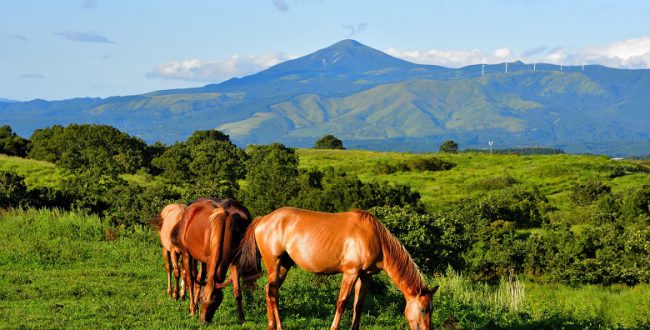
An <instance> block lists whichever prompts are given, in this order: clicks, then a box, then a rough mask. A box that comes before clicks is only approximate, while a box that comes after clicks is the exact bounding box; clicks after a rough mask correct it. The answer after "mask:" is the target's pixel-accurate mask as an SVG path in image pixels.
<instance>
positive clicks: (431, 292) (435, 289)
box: [427, 285, 440, 297]
mask: <svg viewBox="0 0 650 330" xmlns="http://www.w3.org/2000/svg"><path fill="white" fill-rule="evenodd" d="M438 288H440V286H439V285H436V286H434V287H433V288H431V289H427V293H429V294H431V296H432V297H433V295H434V294H436V292H437V291H438Z"/></svg>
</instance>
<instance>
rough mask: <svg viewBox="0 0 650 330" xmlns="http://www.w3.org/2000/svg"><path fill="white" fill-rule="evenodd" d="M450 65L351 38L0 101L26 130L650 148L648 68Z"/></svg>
mask: <svg viewBox="0 0 650 330" xmlns="http://www.w3.org/2000/svg"><path fill="white" fill-rule="evenodd" d="M503 66H504V64H503V63H502V64H493V65H487V66H486V67H485V72H486V74H485V75H484V76H483V75H482V74H481V66H480V65H472V66H468V67H463V68H458V69H451V68H444V67H439V66H433V65H421V64H415V63H410V62H406V61H403V60H400V59H397V58H394V57H391V56H389V55H387V54H384V53H382V52H380V51H378V50H376V49H373V48H371V47H367V46H365V45H362V44H360V43H358V42H356V41H353V40H344V41H341V42H338V43H336V44H334V45H331V46H330V47H326V48H323V49H321V50H318V51H315V52H314V53H312V54H309V55H306V56H303V57H300V58H297V59H293V60H290V61H287V62H283V63H280V64H278V65H276V66H273V67H271V68H269V69H267V70H264V71H262V72H259V73H256V74H253V75H250V76H246V77H243V78H233V79H230V80H228V81H225V82H223V83H220V84H211V85H207V86H203V87H197V88H188V89H173V90H165V91H153V92H150V93H146V94H142V95H131V96H115V97H109V98H105V99H101V98H75V99H69V100H62V101H46V100H38V99H37V100H32V101H29V102H0V125H2V124H8V125H10V126H11V127H12V128H13V129H14V131H16V132H17V133H18V134H20V135H22V136H25V137H27V136H29V135H30V134H32V132H33V131H34V130H36V129H39V128H43V127H47V126H51V125H55V124H60V125H66V124H69V123H99V124H107V125H110V126H114V127H117V128H119V129H122V130H124V131H125V132H128V133H129V134H131V135H134V136H137V137H140V138H142V139H144V140H146V141H147V142H150V143H151V142H154V141H158V140H160V141H163V142H165V143H174V142H176V141H181V140H184V139H185V138H187V137H188V136H190V135H191V134H192V132H194V131H195V130H205V129H214V128H217V129H219V130H222V131H224V132H225V133H227V134H229V135H230V136H231V138H232V140H233V141H234V142H235V143H237V144H238V145H240V146H245V145H247V144H268V143H272V142H281V143H284V144H286V145H289V146H292V147H307V146H310V145H312V143H313V141H314V140H315V139H317V138H319V137H321V136H323V135H325V134H334V135H336V136H337V137H339V138H341V139H343V140H344V142H346V145H348V146H353V147H356V148H364V149H374V150H384V151H398V150H399V151H418V152H422V151H430V150H435V146H437V145H439V144H440V142H442V141H444V140H446V139H454V140H456V141H457V142H459V143H460V144H461V145H462V146H463V147H464V148H480V147H484V146H485V145H486V143H487V141H496V143H497V145H498V146H499V147H500V148H506V147H520V146H546V147H556V148H563V149H564V150H565V151H568V152H577V153H595V154H609V155H640V154H650V142H649V141H650V133H648V131H647V129H646V128H647V127H648V125H650V112H649V111H648V109H650V96H649V95H650V94H648V93H647V90H648V86H650V70H622V69H613V68H606V67H602V66H597V65H590V66H585V67H571V66H566V67H563V69H562V71H560V68H559V67H558V66H555V65H550V64H538V65H537V66H536V68H537V69H536V70H533V68H532V66H531V65H529V64H525V63H522V62H515V63H509V71H508V73H505V72H504V70H503Z"/></svg>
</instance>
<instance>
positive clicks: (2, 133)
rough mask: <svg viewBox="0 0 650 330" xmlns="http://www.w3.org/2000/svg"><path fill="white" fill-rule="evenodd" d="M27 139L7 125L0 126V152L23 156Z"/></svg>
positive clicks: (25, 152) (25, 151) (25, 153)
mask: <svg viewBox="0 0 650 330" xmlns="http://www.w3.org/2000/svg"><path fill="white" fill-rule="evenodd" d="M27 147H28V141H27V140H26V139H23V138H21V137H20V136H18V135H17V134H16V133H14V132H13V131H12V130H11V127H9V125H4V126H0V154H5V155H9V156H18V157H25V156H26V155H27Z"/></svg>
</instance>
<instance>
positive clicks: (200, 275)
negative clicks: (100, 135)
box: [192, 260, 206, 308]
mask: <svg viewBox="0 0 650 330" xmlns="http://www.w3.org/2000/svg"><path fill="white" fill-rule="evenodd" d="M198 265H199V262H198V261H197V260H194V266H193V267H192V269H194V270H195V274H196V278H195V280H194V306H196V307H197V308H198V307H199V297H201V283H203V282H205V273H206V267H205V264H204V263H200V265H201V270H200V271H197V270H196V269H197V267H198Z"/></svg>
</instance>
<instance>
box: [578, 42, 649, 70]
mask: <svg viewBox="0 0 650 330" xmlns="http://www.w3.org/2000/svg"><path fill="white" fill-rule="evenodd" d="M575 59H576V60H577V61H582V62H586V63H589V64H593V63H598V64H603V65H607V66H614V67H622V68H629V69H641V68H650V37H641V38H634V39H628V40H624V41H619V42H613V43H610V44H607V45H598V46H589V47H585V48H583V49H582V50H581V51H580V52H579V54H577V56H575Z"/></svg>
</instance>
